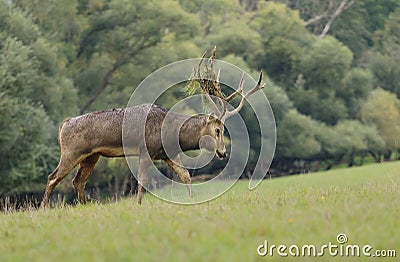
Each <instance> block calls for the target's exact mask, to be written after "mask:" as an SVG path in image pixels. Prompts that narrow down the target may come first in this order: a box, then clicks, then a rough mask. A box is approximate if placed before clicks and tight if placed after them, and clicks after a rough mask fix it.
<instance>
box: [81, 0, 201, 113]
mask: <svg viewBox="0 0 400 262" xmlns="http://www.w3.org/2000/svg"><path fill="white" fill-rule="evenodd" d="M170 10H174V12H170ZM89 24H90V25H89V28H88V29H87V30H86V31H85V32H84V33H83V35H82V37H81V40H80V44H79V48H78V54H77V56H78V58H80V59H79V63H77V64H80V65H81V66H83V72H82V74H81V75H79V76H77V78H76V79H75V81H77V82H81V81H85V82H86V81H87V79H83V80H82V79H81V77H82V76H85V75H86V73H88V72H87V70H93V69H94V74H95V75H96V78H98V79H99V80H98V81H97V82H98V84H97V85H95V86H94V87H93V85H91V86H89V85H88V86H87V89H88V92H87V93H83V94H81V97H82V95H84V96H89V99H87V100H86V101H83V102H82V103H81V108H80V111H81V113H83V112H86V111H87V110H88V109H89V108H90V107H91V105H92V104H93V102H95V101H96V100H97V98H98V97H99V96H100V95H101V94H102V93H103V92H104V91H105V90H106V88H107V86H109V85H110V84H111V80H112V78H113V77H114V74H115V73H116V72H119V71H120V69H121V68H122V67H123V66H125V65H128V64H130V63H134V64H141V65H143V63H141V62H142V61H144V60H145V59H146V57H147V55H148V53H147V52H149V50H150V49H151V48H157V45H159V44H160V43H161V42H162V41H163V39H164V38H166V37H168V36H169V35H173V36H174V37H175V38H176V40H177V41H179V40H181V39H185V38H188V37H191V36H192V35H193V34H194V32H195V30H196V29H197V27H196V26H197V24H196V21H195V20H193V18H192V16H190V15H189V14H187V13H185V12H184V11H183V10H182V9H181V8H180V6H179V5H178V4H177V3H176V2H174V1H164V2H159V1H135V2H127V1H122V0H114V1H111V2H110V4H109V6H108V7H107V8H105V9H104V10H102V11H101V12H99V13H96V14H95V15H92V16H90V19H89ZM81 59H87V60H86V61H85V62H83V64H82V62H81V61H80V60H81ZM100 61H101V62H102V64H101V65H99V66H97V65H98V63H99V62H100ZM144 64H146V63H144ZM96 67H100V70H96V69H95V68H96ZM86 68H88V69H87V70H86ZM155 69H156V68H149V70H148V71H147V72H146V73H150V72H151V71H152V70H155ZM144 76H145V75H142V76H139V77H142V78H143V77H144ZM137 83H138V82H137ZM83 90H85V89H83Z"/></svg>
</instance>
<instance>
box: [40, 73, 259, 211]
mask: <svg viewBox="0 0 400 262" xmlns="http://www.w3.org/2000/svg"><path fill="white" fill-rule="evenodd" d="M261 79H262V74H260V78H259V80H258V83H257V85H256V86H255V87H254V88H253V89H251V90H250V91H249V92H247V93H246V94H244V93H243V76H242V79H241V81H240V85H239V89H238V90H237V91H236V92H234V93H233V94H232V95H230V96H229V97H227V98H223V97H220V103H222V104H224V105H225V106H224V108H223V111H222V112H221V111H220V110H218V106H217V105H216V103H215V102H214V101H213V98H212V97H211V96H210V95H209V94H208V93H207V92H205V95H206V97H207V99H208V100H209V102H210V103H211V104H212V105H213V106H214V107H215V109H216V110H217V112H218V116H214V115H205V114H202V115H194V116H191V117H188V116H186V115H182V114H177V113H168V111H167V110H166V109H164V108H162V107H160V106H157V105H153V104H143V105H138V106H134V107H128V108H121V109H110V110H104V111H99V112H93V113H88V114H84V115H81V116H77V117H73V118H69V119H66V120H64V121H63V122H62V123H61V124H60V127H59V131H58V142H59V145H60V151H61V156H60V161H59V164H58V166H57V167H56V169H55V170H54V171H53V172H52V173H51V174H50V175H49V176H48V180H47V186H46V191H45V194H44V197H43V201H42V203H41V206H42V207H46V206H47V205H48V203H49V199H50V195H51V193H52V192H53V190H54V188H55V187H56V186H57V184H58V183H59V182H60V181H61V180H62V179H63V178H64V177H65V176H67V175H68V174H69V172H71V170H72V169H74V168H75V167H76V166H77V165H79V169H78V171H77V173H76V175H75V177H74V179H73V181H72V183H73V186H74V187H75V190H76V192H77V195H78V200H79V201H80V202H81V203H85V201H86V198H85V192H84V190H85V185H86V182H87V180H88V178H89V176H90V175H91V173H92V171H93V168H94V166H95V165H96V163H97V161H98V159H99V157H100V156H104V157H124V156H125V152H129V154H128V155H129V156H139V169H138V184H139V188H138V194H137V202H138V203H139V204H141V201H142V195H143V192H144V188H143V185H145V184H146V179H147V177H146V172H147V170H148V168H149V167H150V165H151V163H152V162H151V161H152V160H163V161H165V162H166V163H167V165H168V166H169V167H170V168H171V169H172V170H173V171H174V172H175V173H177V175H178V176H179V177H180V179H181V180H182V181H183V182H184V183H185V184H186V185H187V188H188V191H189V195H190V196H191V195H192V187H191V179H190V175H189V172H188V171H187V169H186V168H185V167H183V165H182V164H181V161H180V158H179V152H180V150H176V151H174V150H172V152H176V153H172V155H171V153H170V152H168V153H169V154H167V153H166V151H165V149H164V147H163V143H162V139H163V140H164V141H168V140H169V138H168V136H167V137H165V136H164V135H163V137H162V128H164V127H163V124H164V125H167V127H166V128H167V129H169V130H170V131H171V130H172V131H173V132H169V133H171V134H173V133H174V132H175V134H179V146H180V148H181V150H182V151H188V150H195V149H199V147H200V145H199V143H200V141H201V139H202V138H203V137H204V136H209V137H211V138H212V139H211V140H210V139H208V140H207V141H208V142H207V143H205V144H204V148H205V149H207V150H212V151H215V153H216V155H217V156H218V157H219V158H224V157H225V156H226V149H225V144H224V139H223V136H224V135H223V134H224V121H225V120H226V119H227V118H228V117H230V116H232V115H233V114H236V113H238V112H239V111H240V109H241V108H242V107H243V105H244V103H245V100H246V99H247V98H248V97H249V96H250V95H251V94H253V93H254V92H256V91H257V90H260V89H261V88H263V87H264V86H263V85H261ZM200 82H201V81H200ZM216 82H217V83H218V85H219V77H217V81H216ZM201 86H202V85H201ZM202 88H203V87H202ZM218 88H219V87H218ZM203 91H205V90H203ZM238 94H239V95H241V96H242V98H241V101H240V103H239V106H238V107H237V108H235V109H234V110H232V111H227V110H226V103H228V102H229V101H230V100H232V99H233V98H234V97H235V96H236V95H238ZM214 99H215V98H214ZM221 101H222V102H221ZM167 113H168V123H164V119H165V118H166V116H167ZM127 115H128V116H130V118H129V121H130V123H129V128H130V130H129V133H130V134H133V135H134V137H133V139H130V140H129V141H130V142H129V143H128V145H125V151H124V147H123V139H122V137H123V136H122V132H123V122H124V117H125V116H127ZM166 122H167V121H166ZM182 122H183V124H179V123H182ZM139 123H145V126H144V128H143V125H141V126H140V124H139ZM171 139H172V138H171ZM126 147H128V148H126Z"/></svg>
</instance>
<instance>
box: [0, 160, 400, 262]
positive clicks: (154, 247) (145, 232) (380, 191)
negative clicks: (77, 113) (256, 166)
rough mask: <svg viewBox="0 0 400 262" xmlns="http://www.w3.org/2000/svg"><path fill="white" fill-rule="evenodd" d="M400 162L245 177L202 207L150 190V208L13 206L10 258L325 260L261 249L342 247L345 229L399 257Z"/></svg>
mask: <svg viewBox="0 0 400 262" xmlns="http://www.w3.org/2000/svg"><path fill="white" fill-rule="evenodd" d="M399 165H400V163H399V162H392V163H385V164H375V165H365V166H363V167H354V168H350V169H346V170H344V169H340V170H331V171H328V172H320V173H314V174H309V175H299V176H291V177H284V178H277V179H271V180H264V181H263V182H262V183H261V185H260V186H259V187H258V188H257V189H255V190H253V191H249V190H248V189H247V185H248V183H247V181H246V180H245V181H241V182H238V183H237V184H236V185H235V186H234V187H233V188H232V189H230V190H229V191H228V192H226V193H225V194H224V195H222V196H220V197H219V198H217V199H215V200H213V201H210V202H207V203H204V204H200V205H192V206H183V205H174V204H170V203H167V202H164V201H162V200H159V199H156V198H154V197H152V196H151V195H149V194H146V195H145V199H144V203H143V204H142V206H138V205H137V204H136V203H135V201H134V200H133V199H132V198H128V199H124V200H121V201H119V202H117V203H115V202H112V203H108V204H98V203H91V204H88V205H87V206H74V207H71V206H60V207H56V208H53V209H47V210H27V211H26V212H13V211H11V212H4V213H0V242H1V243H2V244H1V245H0V260H1V261H26V260H32V261H48V260H51V261H85V260H89V261H92V260H96V261H109V260H116V261H121V260H122V261H159V260H162V261H188V260H189V261H265V260H268V261H282V260H295V261H310V260H317V258H310V257H308V256H300V257H295V259H293V258H292V256H290V255H289V257H285V258H282V257H280V256H279V255H278V254H277V253H276V252H275V253H274V256H272V257H270V256H269V255H267V256H266V257H259V256H258V255H257V247H258V245H261V244H263V243H264V241H265V240H268V241H269V244H270V245H272V244H273V245H276V246H278V245H281V244H282V245H286V246H290V245H298V246H300V247H301V246H303V245H315V246H316V247H318V249H319V247H321V246H322V245H328V244H329V242H331V243H332V244H334V245H336V244H337V241H336V237H337V235H338V234H339V233H344V234H346V235H347V237H348V242H347V243H346V244H349V245H359V246H360V247H361V248H362V247H363V246H364V245H371V246H372V247H373V250H372V252H375V250H377V249H385V250H396V251H397V254H396V255H397V256H396V258H398V256H399V252H400V250H399V246H400V245H399V244H400V235H399V234H398V232H399V229H400V225H399V219H398V217H399V212H400V209H399V208H400V198H399V194H400V187H399V184H400V176H399V175H398V169H399ZM275 251H276V249H275ZM286 252H287V250H286ZM372 252H371V253H372ZM373 254H374V253H373ZM360 256H361V257H342V256H340V255H338V256H330V255H329V253H328V250H327V249H325V254H324V256H320V257H318V260H323V261H338V259H339V260H345V261H360V260H361V261H368V260H370V259H371V258H367V257H365V256H363V255H362V253H361V252H360ZM372 260H374V259H372ZM395 260H396V259H393V258H388V259H387V261H395ZM383 261H385V259H384V260H383Z"/></svg>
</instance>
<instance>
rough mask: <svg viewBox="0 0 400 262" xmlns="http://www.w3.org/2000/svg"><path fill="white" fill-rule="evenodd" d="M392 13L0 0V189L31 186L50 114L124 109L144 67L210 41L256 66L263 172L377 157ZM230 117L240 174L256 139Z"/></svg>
mask: <svg viewBox="0 0 400 262" xmlns="http://www.w3.org/2000/svg"><path fill="white" fill-rule="evenodd" d="M340 6H342V7H343V8H342V10H341V11H340V12H339V13H337V12H336V11H337V10H338V8H339V7H340ZM335 13H336V14H335ZM399 17H400V4H399V2H398V1H396V0H382V1H373V0H365V1H343V0H329V1H315V0H306V1H294V0H275V1H261V0H258V1H257V0H250V1H248V0H246V1H242V0H240V1H239V0H237V1H229V0H217V1H213V0H205V1H200V0H195V1H192V0H165V1H157V0H151V1H145V0H138V1H127V0H58V1H52V0H40V1H39V0H13V1H7V0H0V111H1V115H0V118H1V119H0V120H1V122H0V123H1V124H0V125H1V128H0V134H1V135H0V145H1V149H2V152H1V158H0V162H1V166H2V167H3V168H2V170H1V171H0V176H1V177H2V179H1V184H0V195H4V194H5V193H7V192H11V191H12V190H14V191H19V190H29V186H30V185H35V184H36V183H38V184H39V185H40V186H42V187H43V186H44V181H45V178H46V175H47V174H48V173H49V172H50V171H51V170H52V169H53V168H54V167H55V166H56V164H57V161H58V145H57V125H58V124H59V123H60V122H61V121H62V120H63V119H64V118H66V117H71V116H74V115H77V114H79V113H84V112H88V111H93V110H100V109H105V108H110V107H124V106H125V105H126V103H127V100H128V98H129V96H130V95H131V94H132V91H133V90H134V89H135V88H136V86H137V85H138V84H139V83H140V81H142V80H143V79H144V78H145V77H146V76H147V75H148V74H149V73H151V72H152V71H154V70H156V69H158V68H160V67H161V66H164V65H166V64H168V63H170V62H174V61H177V60H181V59H187V58H193V57H199V56H200V55H201V54H202V53H203V52H204V50H206V49H208V50H210V49H211V48H213V47H214V46H215V45H217V48H218V57H219V58H221V59H222V60H226V61H228V62H231V63H233V64H235V65H237V66H239V67H240V68H243V69H245V70H246V71H247V72H248V73H250V74H251V75H254V76H255V75H256V74H257V72H259V71H260V70H263V72H264V75H266V77H264V79H266V80H265V82H266V83H267V85H266V88H265V90H264V92H265V93H266V95H267V97H268V98H269V102H270V104H271V107H272V109H273V111H274V113H275V119H276V122H277V129H278V134H277V135H278V144H277V151H276V158H275V160H274V162H273V164H272V166H273V169H274V170H275V171H276V172H277V173H295V172H299V171H301V172H303V171H305V170H310V169H311V165H312V164H315V163H317V165H316V166H320V167H321V168H324V167H325V168H329V167H332V165H334V164H338V163H341V162H346V163H347V164H348V165H353V164H358V163H360V161H361V160H360V159H364V158H367V157H369V156H372V157H373V158H374V159H375V160H376V161H380V160H381V156H382V155H383V156H384V159H390V153H391V152H394V151H396V150H398V149H399V145H398V142H397V138H398V134H399V133H400V132H399V131H400V124H399V117H400V105H399V101H398V99H399V98H400V79H399V76H400V66H399V65H400V60H399V59H400V33H399V32H400V19H399ZM327 26H328V27H327ZM188 77H189V76H188ZM182 95H183V94H182V93H179V92H169V93H167V94H165V96H163V97H162V98H160V100H159V102H160V103H163V105H165V106H167V107H168V106H171V105H173V104H174V103H175V102H176V101H178V100H179V99H181V98H182ZM241 115H242V116H243V117H244V118H245V119H246V121H247V122H248V125H249V130H250V135H251V138H252V139H251V141H252V144H251V150H250V151H251V153H250V161H249V165H248V167H247V170H249V171H252V168H254V165H253V164H254V161H255V160H256V159H257V154H258V151H257V150H258V148H259V145H258V144H259V143H260V142H261V141H263V140H262V139H265V138H261V137H260V132H259V130H258V129H257V126H258V123H257V121H256V119H255V118H254V114H253V113H252V112H251V109H250V108H248V107H244V108H243V111H242V112H241ZM299 167H301V169H299ZM124 168H126V167H125V165H124V164H123V163H120V162H118V161H116V160H112V161H111V160H103V162H101V164H100V168H99V169H98V170H97V171H96V170H95V173H96V175H97V177H98V178H96V175H95V176H93V179H94V180H93V181H92V182H91V185H92V186H95V187H106V188H107V190H109V191H110V190H117V191H118V192H121V190H122V189H121V188H125V187H126V185H127V182H126V180H124V179H123V178H122V176H123V175H124V172H123V169H124ZM212 168H217V167H216V166H214V167H212ZM113 171H115V174H118V175H114V174H113ZM213 171H215V170H211V169H210V170H205V172H209V173H213ZM106 173H107V175H106ZM116 181H117V182H116ZM112 185H114V186H112ZM117 185H118V186H117ZM113 188H114V189H113ZM125 189H126V188H125ZM10 190H11V191H10ZM110 195H115V194H113V193H112V192H110Z"/></svg>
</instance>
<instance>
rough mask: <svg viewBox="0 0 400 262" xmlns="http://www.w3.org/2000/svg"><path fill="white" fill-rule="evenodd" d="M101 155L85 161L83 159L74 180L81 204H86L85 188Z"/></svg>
mask: <svg viewBox="0 0 400 262" xmlns="http://www.w3.org/2000/svg"><path fill="white" fill-rule="evenodd" d="M99 157H100V155H99V154H93V155H90V156H88V157H86V158H85V159H83V160H82V161H81V163H80V165H79V169H78V171H77V172H76V175H75V177H74V179H73V180H72V184H73V185H74V187H75V190H76V193H77V194H78V200H79V202H80V203H82V204H85V203H86V196H85V186H86V182H87V181H88V179H89V177H90V175H91V174H92V171H93V169H94V166H95V165H96V163H97V161H98V160H99Z"/></svg>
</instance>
